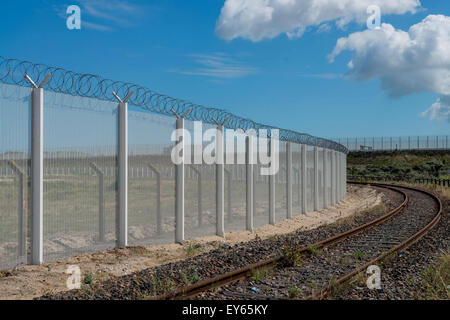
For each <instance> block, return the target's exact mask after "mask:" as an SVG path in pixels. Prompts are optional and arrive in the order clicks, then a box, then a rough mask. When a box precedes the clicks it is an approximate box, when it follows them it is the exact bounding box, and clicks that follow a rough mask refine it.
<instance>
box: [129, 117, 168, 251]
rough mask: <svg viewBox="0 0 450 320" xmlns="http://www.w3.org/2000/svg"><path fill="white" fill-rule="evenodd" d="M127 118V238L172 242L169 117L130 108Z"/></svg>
mask: <svg viewBox="0 0 450 320" xmlns="http://www.w3.org/2000/svg"><path fill="white" fill-rule="evenodd" d="M128 115H129V120H128V139H129V150H128V154H129V158H128V167H129V168H128V236H129V238H128V242H129V243H130V244H132V245H137V244H145V245H150V244H160V243H172V242H173V241H174V230H175V174H174V164H173V163H172V160H171V150H172V147H173V146H174V144H175V142H171V134H172V131H173V130H174V128H175V127H174V123H175V120H174V119H173V118H169V117H165V116H161V115H156V114H150V113H142V112H138V111H133V110H130V111H129V113H128Z"/></svg>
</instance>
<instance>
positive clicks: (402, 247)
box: [307, 183, 442, 300]
mask: <svg viewBox="0 0 450 320" xmlns="http://www.w3.org/2000/svg"><path fill="white" fill-rule="evenodd" d="M357 184H359V183H357ZM361 184H364V183H361ZM372 185H378V184H377V183H374V184H372ZM386 186H391V187H392V186H394V187H401V188H404V189H408V190H413V191H417V192H421V193H424V194H426V195H428V196H430V197H431V198H432V199H433V200H434V201H435V202H436V203H437V204H438V208H439V210H438V212H437V214H436V215H435V216H434V217H433V219H432V220H431V221H430V222H429V223H428V224H427V225H426V226H425V227H423V228H422V229H420V230H419V231H418V232H416V233H415V234H414V235H412V236H411V237H409V238H408V239H406V240H404V241H403V242H402V243H400V244H399V245H397V246H395V247H393V248H392V249H390V250H389V251H386V252H384V253H383V254H381V255H379V256H378V257H376V258H374V259H372V260H371V261H369V262H367V263H366V264H364V265H363V266H361V267H359V268H357V269H355V270H353V271H352V272H350V273H347V274H346V275H344V276H342V277H341V278H339V279H338V280H337V281H336V284H343V283H345V282H347V281H348V280H350V279H351V278H353V277H354V276H356V275H357V274H359V273H360V272H362V271H364V270H366V269H367V268H368V267H369V266H371V265H373V264H375V263H377V262H379V261H381V260H383V259H384V258H386V257H388V256H390V255H392V254H394V253H395V254H396V253H398V252H401V251H402V250H405V249H406V248H408V247H410V246H412V245H413V244H414V243H416V242H417V241H419V240H420V239H421V238H422V237H423V236H424V235H425V234H427V233H428V232H429V231H430V230H431V229H433V227H434V226H436V225H437V224H438V223H439V221H440V220H441V217H442V202H441V199H439V197H437V196H436V195H435V194H433V193H432V192H430V191H427V190H423V189H418V188H413V187H406V186H400V185H398V186H397V185H392V184H389V185H388V184H386ZM330 291H331V285H330V286H328V287H326V288H324V289H322V290H321V291H319V292H318V293H316V294H313V295H311V296H309V297H308V298H307V299H309V300H311V299H323V298H325V297H326V296H327V295H328V294H329V293H330Z"/></svg>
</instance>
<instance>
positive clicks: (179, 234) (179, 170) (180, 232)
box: [171, 109, 190, 243]
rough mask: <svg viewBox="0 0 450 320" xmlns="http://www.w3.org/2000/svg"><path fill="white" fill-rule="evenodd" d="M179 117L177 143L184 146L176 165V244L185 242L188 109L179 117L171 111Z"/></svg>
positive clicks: (173, 111) (176, 127)
mask: <svg viewBox="0 0 450 320" xmlns="http://www.w3.org/2000/svg"><path fill="white" fill-rule="evenodd" d="M171 111H172V113H173V114H174V115H175V116H176V117H177V120H176V122H175V129H176V142H175V144H179V143H181V144H182V145H183V154H182V155H181V157H182V159H181V161H180V163H178V164H175V242H176V243H183V242H184V163H185V160H186V153H185V152H184V151H185V148H186V141H185V139H184V117H185V116H186V115H187V114H188V113H189V111H190V109H188V110H187V111H186V112H185V113H184V114H183V115H181V116H179V115H178V114H177V113H176V111H175V110H173V109H172V110H171Z"/></svg>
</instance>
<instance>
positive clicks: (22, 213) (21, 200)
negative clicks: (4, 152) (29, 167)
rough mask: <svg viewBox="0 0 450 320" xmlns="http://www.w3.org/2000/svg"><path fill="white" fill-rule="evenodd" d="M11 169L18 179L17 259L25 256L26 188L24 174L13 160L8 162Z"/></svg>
mask: <svg viewBox="0 0 450 320" xmlns="http://www.w3.org/2000/svg"><path fill="white" fill-rule="evenodd" d="M9 165H10V167H11V169H12V170H13V171H14V172H15V173H16V175H17V177H18V179H19V189H18V191H19V196H18V197H17V200H18V201H17V202H18V203H17V208H18V216H17V217H18V219H17V221H18V229H17V230H18V232H17V237H18V238H17V255H18V256H19V257H22V256H25V255H26V254H27V247H26V245H27V215H26V201H27V200H26V199H27V198H26V191H25V190H26V187H25V173H24V172H23V170H22V169H21V168H20V167H19V166H18V165H17V163H16V162H15V161H14V160H10V161H9Z"/></svg>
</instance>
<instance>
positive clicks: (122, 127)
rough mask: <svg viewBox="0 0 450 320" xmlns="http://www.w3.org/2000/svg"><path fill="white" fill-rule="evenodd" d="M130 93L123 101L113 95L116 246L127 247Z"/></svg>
mask: <svg viewBox="0 0 450 320" xmlns="http://www.w3.org/2000/svg"><path fill="white" fill-rule="evenodd" d="M132 94H133V91H131V92H130V93H129V94H128V95H127V96H126V97H125V99H124V100H122V99H121V98H120V97H119V96H118V95H117V94H116V93H115V92H113V95H114V96H115V97H116V99H117V101H118V102H119V106H118V133H119V137H118V146H119V147H118V156H117V158H118V161H119V179H118V180H119V188H118V189H119V190H118V194H119V195H118V200H119V201H118V202H119V203H118V207H119V212H118V214H119V218H118V222H119V224H118V232H117V235H118V237H117V245H118V246H127V245H128V100H129V99H130V97H131V96H132Z"/></svg>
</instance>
